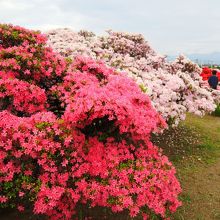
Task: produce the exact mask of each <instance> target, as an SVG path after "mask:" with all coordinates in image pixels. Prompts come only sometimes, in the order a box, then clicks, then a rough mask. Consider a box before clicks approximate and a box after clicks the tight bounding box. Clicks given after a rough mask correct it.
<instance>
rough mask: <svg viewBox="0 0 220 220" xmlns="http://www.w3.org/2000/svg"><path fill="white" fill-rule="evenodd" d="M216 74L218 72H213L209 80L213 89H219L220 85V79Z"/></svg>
mask: <svg viewBox="0 0 220 220" xmlns="http://www.w3.org/2000/svg"><path fill="white" fill-rule="evenodd" d="M216 73H217V71H216V70H212V76H210V77H209V80H208V83H209V85H210V87H211V88H213V89H217V85H218V77H217V76H216Z"/></svg>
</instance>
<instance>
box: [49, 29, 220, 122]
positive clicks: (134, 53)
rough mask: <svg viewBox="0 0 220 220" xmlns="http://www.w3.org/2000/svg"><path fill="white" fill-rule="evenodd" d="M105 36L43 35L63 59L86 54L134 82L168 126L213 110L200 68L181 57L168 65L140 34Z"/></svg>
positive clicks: (65, 31) (58, 32) (65, 32)
mask: <svg viewBox="0 0 220 220" xmlns="http://www.w3.org/2000/svg"><path fill="white" fill-rule="evenodd" d="M107 33H108V35H107V36H100V37H99V36H96V35H94V34H91V33H90V32H86V31H81V32H78V33H76V32H73V31H71V30H69V29H57V30H52V31H49V32H48V33H47V36H48V42H47V44H48V45H50V46H51V47H52V48H54V50H55V51H57V52H60V53H61V54H62V55H64V56H66V57H71V58H74V57H75V56H76V55H78V54H80V55H87V56H91V57H93V58H95V59H97V60H102V61H104V62H105V63H106V64H107V65H109V66H111V67H114V68H116V69H118V70H120V71H125V72H126V73H127V74H128V76H130V77H131V78H133V79H135V80H136V81H137V83H138V84H140V86H141V87H142V88H143V90H145V91H146V92H147V94H148V95H149V96H150V98H151V101H152V104H153V106H154V107H155V108H156V109H157V111H158V112H160V113H161V114H162V116H163V117H164V118H165V119H166V121H167V122H169V123H171V124H174V125H175V124H178V123H179V121H180V120H183V119H184V118H185V114H186V112H187V111H189V112H193V113H196V114H198V115H204V114H205V113H206V112H212V111H213V110H214V109H215V106H216V105H215V100H214V98H213V96H212V94H211V93H210V91H207V89H206V88H203V86H202V82H201V81H202V79H201V77H200V75H199V74H200V72H201V69H200V68H199V67H198V65H196V64H194V63H192V62H191V61H190V60H188V59H187V58H186V57H184V56H180V57H178V58H177V59H176V60H175V61H174V62H172V63H169V62H167V61H166V59H165V57H164V56H161V55H159V54H157V53H156V52H155V51H154V50H153V49H152V48H151V47H150V46H149V44H148V42H146V41H145V39H144V37H143V36H142V35H140V34H128V33H122V32H114V31H108V32H107Z"/></svg>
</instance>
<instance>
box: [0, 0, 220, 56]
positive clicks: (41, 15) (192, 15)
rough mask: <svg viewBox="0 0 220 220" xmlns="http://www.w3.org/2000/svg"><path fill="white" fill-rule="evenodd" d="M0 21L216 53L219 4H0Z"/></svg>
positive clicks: (19, 0) (66, 0) (21, 0)
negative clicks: (109, 33)
mask: <svg viewBox="0 0 220 220" xmlns="http://www.w3.org/2000/svg"><path fill="white" fill-rule="evenodd" d="M0 21H1V22H3V23H13V24H18V25H21V26H25V27H27V28H32V29H40V30H43V31H44V30H47V29H51V28H56V27H71V28H72V29H74V30H79V29H89V30H91V31H94V32H96V33H103V32H104V30H106V29H113V30H120V31H126V32H135V33H142V34H144V36H145V37H146V39H147V40H148V41H149V42H150V43H151V45H153V47H154V48H155V49H156V50H157V51H159V52H161V53H166V54H173V53H195V52H199V53H207V52H213V51H220V1H219V0H184V1H180V0H166V1H165V0H111V1H109V0H108V1H107V0H0Z"/></svg>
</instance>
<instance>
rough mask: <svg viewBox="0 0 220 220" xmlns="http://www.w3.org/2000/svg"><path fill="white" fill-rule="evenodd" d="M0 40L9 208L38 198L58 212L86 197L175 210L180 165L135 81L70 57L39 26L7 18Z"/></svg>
mask: <svg viewBox="0 0 220 220" xmlns="http://www.w3.org/2000/svg"><path fill="white" fill-rule="evenodd" d="M5 32H6V33H5ZM0 39H1V42H2V48H1V50H0V71H1V75H0V192H1V195H0V204H1V206H2V207H8V206H11V207H17V208H18V209H19V210H20V211H22V210H24V209H25V208H26V207H28V206H30V204H31V207H33V213H35V214H44V215H47V216H49V217H50V219H57V220H58V219H71V217H72V216H74V215H75V216H76V215H77V209H76V206H77V205H78V204H86V205H88V206H90V207H95V206H100V207H108V208H110V209H111V210H112V211H114V212H120V211H123V210H125V209H126V210H128V211H129V213H130V216H132V217H133V216H136V215H138V214H140V215H142V216H143V218H145V219H147V216H148V215H149V214H150V213H151V212H153V213H156V214H157V215H160V216H161V217H162V218H164V219H165V218H167V217H168V214H169V212H175V210H176V209H177V207H178V206H180V204H181V203H180V201H179V200H178V195H179V193H180V192H181V187H180V184H179V182H178V180H177V179H176V177H175V172H176V171H175V168H174V167H173V165H172V164H171V162H169V160H168V158H167V157H166V156H164V155H162V153H161V151H160V150H159V149H158V147H156V146H154V145H153V144H152V143H151V141H150V136H151V133H152V132H158V131H160V130H161V129H163V128H165V127H166V123H165V121H164V120H163V118H162V117H161V116H160V115H159V114H158V113H157V112H156V110H155V109H154V108H153V107H152V105H151V101H150V99H149V97H148V96H147V95H146V94H145V93H143V92H142V90H141V88H140V87H139V86H138V85H137V84H136V83H135V82H134V81H133V80H132V79H130V78H127V76H126V75H125V74H124V73H121V72H119V71H116V70H115V69H113V68H109V67H107V66H106V65H105V64H103V63H102V62H101V61H94V60H93V59H91V58H85V57H76V58H74V60H73V61H71V60H65V59H64V58H62V57H61V56H60V55H58V54H56V53H54V52H53V50H52V49H50V48H48V47H47V46H46V45H45V38H44V36H42V35H41V34H40V33H36V32H32V31H29V30H26V29H23V28H19V27H13V26H12V25H2V26H1V29H0Z"/></svg>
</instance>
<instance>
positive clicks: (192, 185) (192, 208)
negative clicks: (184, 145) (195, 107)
mask: <svg viewBox="0 0 220 220" xmlns="http://www.w3.org/2000/svg"><path fill="white" fill-rule="evenodd" d="M183 126H184V127H186V128H194V129H196V130H197V131H198V132H199V134H200V135H201V136H200V137H199V138H198V139H199V142H198V143H197V144H194V146H191V149H187V150H186V155H185V156H183V157H184V158H183V157H182V156H181V155H179V157H175V158H172V156H171V160H172V159H174V160H173V162H174V164H175V165H176V167H177V172H178V177H179V179H180V181H181V183H182V187H183V194H182V200H183V206H182V207H181V208H180V209H179V210H178V212H177V213H176V214H175V215H174V216H173V219H175V220H209V219H210V220H215V219H216V220H217V219H220V117H213V116H206V117H204V118H199V117H196V116H193V115H188V117H187V120H186V121H185V122H184V123H183ZM189 134H190V132H189Z"/></svg>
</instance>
